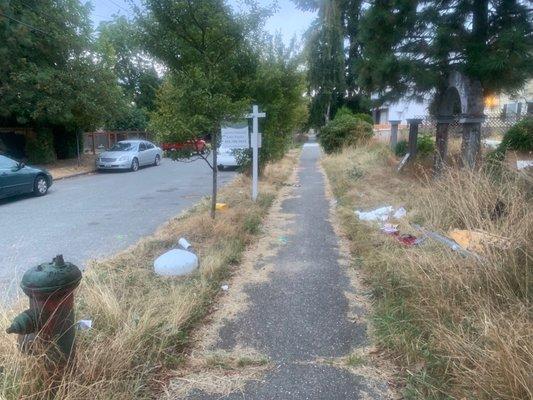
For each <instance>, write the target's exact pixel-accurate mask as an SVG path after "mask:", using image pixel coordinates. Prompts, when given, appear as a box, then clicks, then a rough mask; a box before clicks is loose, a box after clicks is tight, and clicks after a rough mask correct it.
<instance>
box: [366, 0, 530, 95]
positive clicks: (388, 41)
mask: <svg viewBox="0 0 533 400" xmlns="http://www.w3.org/2000/svg"><path fill="white" fill-rule="evenodd" d="M359 37H360V40H361V43H362V49H363V53H362V54H363V61H362V62H361V65H360V68H359V79H360V82H361V84H362V85H363V86H364V87H365V88H367V89H368V90H372V91H381V93H382V94H384V95H385V96H384V97H383V99H386V98H387V97H388V98H398V97H400V96H403V95H405V94H415V95H416V94H421V93H426V92H429V91H431V90H434V89H439V88H441V87H442V86H443V85H445V81H446V79H447V77H448V76H449V74H450V73H451V72H452V71H454V70H456V71H460V72H462V73H464V74H465V75H466V76H468V77H469V78H471V79H473V80H477V81H479V82H480V83H481V85H482V87H483V89H484V93H485V94H490V93H494V92H499V91H513V90H516V89H519V88H520V87H521V86H522V85H523V84H524V82H525V81H526V80H527V79H528V78H530V77H531V76H532V74H533V48H532V44H533V42H532V23H531V18H530V17H529V16H528V10H527V8H526V6H525V4H523V3H522V2H520V1H518V0H445V1H442V0H434V1H411V0H377V1H374V2H373V3H372V4H371V6H370V8H369V9H368V10H367V11H366V12H365V14H364V17H363V20H362V23H361V27H360V36H359Z"/></svg>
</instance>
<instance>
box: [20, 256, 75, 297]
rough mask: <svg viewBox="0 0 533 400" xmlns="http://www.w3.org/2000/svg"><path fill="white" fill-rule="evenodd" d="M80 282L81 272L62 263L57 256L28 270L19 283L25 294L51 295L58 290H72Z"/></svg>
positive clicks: (66, 263) (61, 258) (60, 257)
mask: <svg viewBox="0 0 533 400" xmlns="http://www.w3.org/2000/svg"><path fill="white" fill-rule="evenodd" d="M80 280H81V271H80V269H79V268H78V267H76V266H75V265H74V264H72V263H69V262H65V261H63V257H62V256H57V257H56V258H54V260H53V261H52V262H51V263H44V264H40V265H38V266H36V267H33V268H30V269H29V270H28V271H26V273H25V274H24V276H23V277H22V281H21V283H20V287H21V288H22V290H23V291H24V292H25V293H28V292H36V293H53V292H56V291H58V290H62V289H68V288H74V287H76V286H77V285H78V284H79V282H80Z"/></svg>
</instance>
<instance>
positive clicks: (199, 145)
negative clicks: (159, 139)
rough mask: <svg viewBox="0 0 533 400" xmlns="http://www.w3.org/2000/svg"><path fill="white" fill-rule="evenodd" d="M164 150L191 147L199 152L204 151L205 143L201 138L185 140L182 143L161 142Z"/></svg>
mask: <svg viewBox="0 0 533 400" xmlns="http://www.w3.org/2000/svg"><path fill="white" fill-rule="evenodd" d="M161 147H162V148H163V150H164V151H175V150H182V149H192V150H196V151H197V152H199V153H202V154H203V153H205V150H206V149H207V145H206V143H205V140H203V139H194V140H187V141H186V142H184V143H163V144H162V145H161Z"/></svg>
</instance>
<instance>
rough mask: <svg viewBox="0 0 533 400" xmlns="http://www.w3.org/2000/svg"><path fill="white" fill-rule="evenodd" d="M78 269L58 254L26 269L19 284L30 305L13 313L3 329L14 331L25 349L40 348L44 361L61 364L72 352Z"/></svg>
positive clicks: (33, 350)
mask: <svg viewBox="0 0 533 400" xmlns="http://www.w3.org/2000/svg"><path fill="white" fill-rule="evenodd" d="M80 280H81V271H80V270H79V268H78V267H76V266H75V265H74V264H71V263H69V262H65V261H64V260H63V256H62V255H58V256H57V257H55V258H54V259H53V261H52V262H51V263H45V264H41V265H38V266H36V267H33V268H31V269H29V270H28V271H26V273H25V274H24V276H23V277H22V282H21V284H20V286H21V288H22V290H23V291H24V293H26V295H27V296H28V297H29V298H30V308H29V309H27V310H26V311H23V312H22V313H20V314H19V315H18V316H16V317H15V319H14V320H13V323H12V324H11V326H10V327H9V328H7V333H18V334H19V335H20V336H19V342H20V344H21V348H22V350H23V351H25V352H31V353H34V352H40V350H44V352H45V354H46V355H47V359H48V361H50V362H52V363H54V364H58V365H61V364H64V363H66V362H67V361H68V360H69V358H70V357H71V356H72V355H73V354H74V339H75V335H76V326H75V323H74V289H76V287H77V286H78V285H79V283H80Z"/></svg>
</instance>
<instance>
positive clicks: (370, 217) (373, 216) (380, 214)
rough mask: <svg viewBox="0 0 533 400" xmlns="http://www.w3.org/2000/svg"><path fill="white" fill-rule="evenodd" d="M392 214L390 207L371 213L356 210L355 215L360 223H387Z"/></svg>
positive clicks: (377, 209)
mask: <svg viewBox="0 0 533 400" xmlns="http://www.w3.org/2000/svg"><path fill="white" fill-rule="evenodd" d="M392 212H393V208H392V206H386V207H380V208H376V209H375V210H371V211H359V210H356V211H355V215H357V216H358V217H359V219H360V220H361V221H387V220H388V219H389V216H390V214H392Z"/></svg>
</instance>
